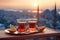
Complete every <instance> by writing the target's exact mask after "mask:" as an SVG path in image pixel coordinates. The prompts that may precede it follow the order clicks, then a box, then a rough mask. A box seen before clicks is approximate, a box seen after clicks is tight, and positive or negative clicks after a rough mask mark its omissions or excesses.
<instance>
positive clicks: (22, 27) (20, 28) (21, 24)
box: [17, 22, 26, 32]
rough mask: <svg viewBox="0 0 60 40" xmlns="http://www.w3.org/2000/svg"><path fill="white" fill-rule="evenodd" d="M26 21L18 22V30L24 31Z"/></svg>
mask: <svg viewBox="0 0 60 40" xmlns="http://www.w3.org/2000/svg"><path fill="white" fill-rule="evenodd" d="M25 26H26V22H18V28H17V30H18V32H25V31H26V28H25Z"/></svg>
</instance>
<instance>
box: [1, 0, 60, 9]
mask: <svg viewBox="0 0 60 40" xmlns="http://www.w3.org/2000/svg"><path fill="white" fill-rule="evenodd" d="M55 2H56V4H57V8H59V7H60V0H0V8H13V9H36V7H37V4H39V7H40V9H46V8H53V7H54V5H55Z"/></svg>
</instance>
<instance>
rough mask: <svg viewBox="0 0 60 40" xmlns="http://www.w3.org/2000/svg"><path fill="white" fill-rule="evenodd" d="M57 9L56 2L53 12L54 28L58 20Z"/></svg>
mask: <svg viewBox="0 0 60 40" xmlns="http://www.w3.org/2000/svg"><path fill="white" fill-rule="evenodd" d="M56 14H57V9H56V3H55V9H54V13H53V16H54V17H53V28H54V29H56V21H57V15H56Z"/></svg>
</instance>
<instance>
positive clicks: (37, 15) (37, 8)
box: [37, 5, 39, 26]
mask: <svg viewBox="0 0 60 40" xmlns="http://www.w3.org/2000/svg"><path fill="white" fill-rule="evenodd" d="M37 25H38V26H39V5H38V6H37Z"/></svg>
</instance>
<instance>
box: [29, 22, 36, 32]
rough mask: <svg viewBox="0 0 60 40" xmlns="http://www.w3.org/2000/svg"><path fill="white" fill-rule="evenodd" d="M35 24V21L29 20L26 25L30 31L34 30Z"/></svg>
mask: <svg viewBox="0 0 60 40" xmlns="http://www.w3.org/2000/svg"><path fill="white" fill-rule="evenodd" d="M36 24H37V21H29V22H28V25H29V28H28V29H29V30H32V31H34V30H36Z"/></svg>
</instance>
